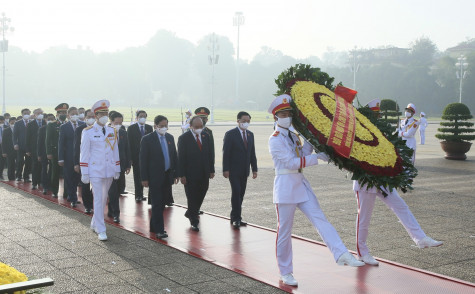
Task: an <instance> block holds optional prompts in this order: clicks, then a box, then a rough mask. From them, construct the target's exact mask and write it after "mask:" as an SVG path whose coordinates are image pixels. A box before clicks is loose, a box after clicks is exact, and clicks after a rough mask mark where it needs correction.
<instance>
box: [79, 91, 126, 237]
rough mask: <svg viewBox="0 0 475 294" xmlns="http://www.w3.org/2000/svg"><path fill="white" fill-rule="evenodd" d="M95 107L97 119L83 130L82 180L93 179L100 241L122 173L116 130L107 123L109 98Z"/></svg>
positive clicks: (95, 223) (94, 220)
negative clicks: (111, 194) (109, 202)
mask: <svg viewBox="0 0 475 294" xmlns="http://www.w3.org/2000/svg"><path fill="white" fill-rule="evenodd" d="M91 110H92V111H93V112H94V114H95V117H96V122H95V123H94V124H93V125H92V126H89V127H87V128H85V129H84V130H83V132H82V138H81V154H80V159H79V165H80V166H81V175H82V176H81V181H82V182H83V183H86V184H87V183H89V182H90V183H91V185H92V192H93V194H94V214H93V216H92V221H91V229H93V230H94V231H95V232H96V233H97V234H98V238H99V240H100V241H106V240H107V234H106V226H105V223H104V208H105V206H106V203H107V198H108V192H109V188H110V185H111V183H112V180H113V179H118V178H119V176H120V159H119V148H118V147H117V143H118V142H117V132H116V130H115V129H114V128H112V127H110V126H107V122H108V121H109V116H108V114H109V101H107V100H100V101H97V102H96V103H95V104H94V105H93V106H92V108H91Z"/></svg>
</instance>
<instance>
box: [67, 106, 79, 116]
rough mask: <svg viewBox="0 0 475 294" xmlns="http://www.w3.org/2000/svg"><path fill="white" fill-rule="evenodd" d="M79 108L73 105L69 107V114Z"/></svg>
mask: <svg viewBox="0 0 475 294" xmlns="http://www.w3.org/2000/svg"><path fill="white" fill-rule="evenodd" d="M74 110H78V109H77V108H76V107H74V106H72V107H69V108H68V114H70V113H71V111H74Z"/></svg>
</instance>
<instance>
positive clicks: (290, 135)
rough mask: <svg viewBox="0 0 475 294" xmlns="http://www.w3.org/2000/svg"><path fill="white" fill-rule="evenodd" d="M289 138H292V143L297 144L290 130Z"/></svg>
mask: <svg viewBox="0 0 475 294" xmlns="http://www.w3.org/2000/svg"><path fill="white" fill-rule="evenodd" d="M289 138H290V141H292V143H295V142H294V138H292V132H290V130H289Z"/></svg>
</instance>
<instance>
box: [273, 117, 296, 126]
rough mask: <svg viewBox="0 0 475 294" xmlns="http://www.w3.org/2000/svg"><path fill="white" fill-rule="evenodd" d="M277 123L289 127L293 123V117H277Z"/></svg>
mask: <svg viewBox="0 0 475 294" xmlns="http://www.w3.org/2000/svg"><path fill="white" fill-rule="evenodd" d="M276 117H277V116H276ZM277 124H278V125H279V126H281V127H283V128H286V129H288V128H289V127H290V125H291V124H292V118H291V117H284V118H281V117H277Z"/></svg>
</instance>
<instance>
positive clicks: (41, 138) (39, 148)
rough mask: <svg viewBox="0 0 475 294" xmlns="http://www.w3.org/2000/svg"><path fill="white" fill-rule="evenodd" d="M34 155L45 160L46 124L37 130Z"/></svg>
mask: <svg viewBox="0 0 475 294" xmlns="http://www.w3.org/2000/svg"><path fill="white" fill-rule="evenodd" d="M36 155H37V156H41V159H42V160H43V158H45V159H46V124H44V125H43V126H42V127H41V128H39V130H38V138H37V143H36Z"/></svg>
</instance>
